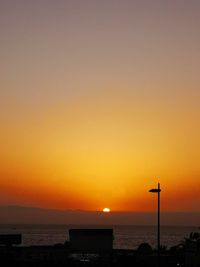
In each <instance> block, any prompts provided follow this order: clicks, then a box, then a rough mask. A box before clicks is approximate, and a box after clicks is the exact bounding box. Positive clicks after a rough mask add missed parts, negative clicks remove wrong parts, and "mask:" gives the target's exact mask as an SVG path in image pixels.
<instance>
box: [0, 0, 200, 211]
mask: <svg viewBox="0 0 200 267" xmlns="http://www.w3.org/2000/svg"><path fill="white" fill-rule="evenodd" d="M199 12H200V1H195V0H190V1H181V0H176V1H174V0H173V1H172V0H168V1H162V0H159V1H158V0H157V1H156V0H152V1H148V0H146V1H144V0H142V1H139V0H138V1H131V0H120V1H119V0H101V1H100V0H99V1H97V0H84V1H83V0H71V1H68V0H65V1H64V0H58V1H53V0H48V1H47V0H41V1H33V0H32V1H30V0H28V1H27V0H26V1H25V0H18V1H14V0H1V1H0V25H1V27H0V37H1V46H0V58H1V60H0V73H1V79H0V121H1V124H0V205H10V204H12V205H13V204H14V205H26V206H39V207H47V208H61V209H84V210H102V209H103V208H104V207H109V208H110V209H111V210H112V211H115V210H122V211H125V210H133V211H151V210H154V209H155V207H156V201H155V196H154V195H152V194H149V193H148V189H150V188H152V187H155V186H156V184H157V182H158V180H159V181H160V183H161V187H162V189H163V191H162V209H163V210H166V211H188V210H190V211H200V208H199V203H200V75H199V70H200V32H199V29H200V17H199Z"/></svg>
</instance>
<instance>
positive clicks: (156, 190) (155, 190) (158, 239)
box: [149, 183, 161, 266]
mask: <svg viewBox="0 0 200 267" xmlns="http://www.w3.org/2000/svg"><path fill="white" fill-rule="evenodd" d="M149 192H151V193H157V194H158V215H157V219H158V225H157V227H158V230H157V250H158V266H159V265H160V192H161V189H160V183H158V188H153V189H150V190H149Z"/></svg>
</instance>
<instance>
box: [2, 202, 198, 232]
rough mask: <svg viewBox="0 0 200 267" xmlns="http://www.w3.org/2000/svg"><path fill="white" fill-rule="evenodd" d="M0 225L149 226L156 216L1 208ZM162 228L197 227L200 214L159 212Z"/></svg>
mask: <svg viewBox="0 0 200 267" xmlns="http://www.w3.org/2000/svg"><path fill="white" fill-rule="evenodd" d="M0 224H1V225H4V224H6V225H12V224H63V225H64V224H68V225H69V224H73V225H102V226H103V225H152V226H156V224H157V213H156V212H131V211H128V212H125V211H123V212H120V211H115V212H110V213H108V214H105V213H103V212H102V211H83V210H55V209H42V208H36V207H20V206H0ZM161 225H163V226H164V225H165V226H167V225H168V226H176V225H177V226H194V227H199V226H200V212H188V213H187V212H162V213H161Z"/></svg>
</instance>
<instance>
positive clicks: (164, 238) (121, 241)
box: [0, 225, 199, 249]
mask: <svg viewBox="0 0 200 267" xmlns="http://www.w3.org/2000/svg"><path fill="white" fill-rule="evenodd" d="M71 228H113V230H114V238H115V239H114V248H123V249H134V248H137V247H138V246H139V244H141V243H143V242H148V243H149V244H150V245H151V246H153V247H156V227H154V226H120V225H118V226H117V225H116V226H99V225H98V226H97V225H93V226H91V225H78V226H77V225H0V233H12V234H14V233H21V234H22V239H23V245H26V246H29V245H53V244H57V243H64V242H65V241H66V240H68V239H69V236H68V230H69V229H71ZM198 230H199V229H198V228H196V227H175V226H163V227H161V244H162V245H165V246H167V247H170V246H173V245H177V244H178V243H180V242H181V240H183V239H184V237H187V236H188V235H189V233H190V232H192V231H198Z"/></svg>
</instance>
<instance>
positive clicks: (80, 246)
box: [0, 229, 200, 267]
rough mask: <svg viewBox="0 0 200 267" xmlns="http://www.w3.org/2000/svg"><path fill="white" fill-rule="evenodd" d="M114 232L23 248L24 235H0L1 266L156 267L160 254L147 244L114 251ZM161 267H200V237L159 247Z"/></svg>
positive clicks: (75, 234) (78, 233)
mask: <svg viewBox="0 0 200 267" xmlns="http://www.w3.org/2000/svg"><path fill="white" fill-rule="evenodd" d="M113 239H114V238H113V230H112V229H71V230H69V241H66V242H65V244H56V245H54V246H29V247H28V246H27V247H26V246H22V245H20V244H21V241H22V236H21V235H20V234H18V235H0V264H1V266H60V267H62V266H116V267H117V266H125V267H126V266H127V267H128V266H135V267H147V266H149V267H156V266H157V263H158V262H157V251H156V250H153V249H152V248H151V246H150V245H149V244H148V243H143V244H141V245H140V246H139V247H138V249H137V250H124V249H113ZM160 253H161V257H160V266H162V267H173V266H186V267H199V266H200V234H198V233H193V234H191V235H190V237H189V238H186V239H185V241H184V242H183V243H181V244H179V245H177V246H174V247H172V248H170V249H169V250H167V249H166V248H165V247H161V248H160Z"/></svg>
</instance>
